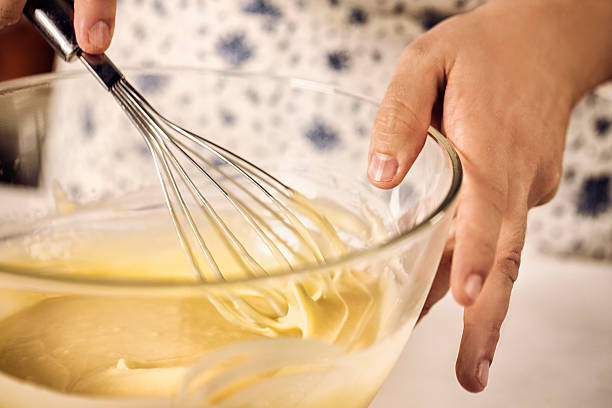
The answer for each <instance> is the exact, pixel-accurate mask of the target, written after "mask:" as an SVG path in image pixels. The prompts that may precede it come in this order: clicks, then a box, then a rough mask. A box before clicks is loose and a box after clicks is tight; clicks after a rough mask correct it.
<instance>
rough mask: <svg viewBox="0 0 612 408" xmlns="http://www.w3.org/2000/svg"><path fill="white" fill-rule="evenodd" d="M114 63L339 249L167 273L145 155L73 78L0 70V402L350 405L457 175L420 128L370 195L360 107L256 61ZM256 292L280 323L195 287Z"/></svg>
mask: <svg viewBox="0 0 612 408" xmlns="http://www.w3.org/2000/svg"><path fill="white" fill-rule="evenodd" d="M126 74H127V77H128V79H130V80H132V81H133V82H134V83H135V85H136V87H137V88H139V89H140V90H141V91H142V93H143V94H144V95H145V96H146V97H147V98H148V99H149V100H150V101H151V102H152V104H153V105H154V106H156V107H157V108H158V110H159V111H160V112H162V114H164V115H165V116H166V117H168V118H169V119H171V120H173V121H175V122H177V123H179V124H180V125H182V126H184V127H185V128H187V129H190V130H192V131H194V132H195V133H197V134H200V135H204V136H207V137H209V138H211V139H212V140H213V141H215V142H216V143H219V144H221V145H223V146H225V147H227V148H229V149H231V150H233V151H235V152H236V153H238V154H240V155H243V156H244V157H246V158H248V159H250V160H251V161H253V162H255V163H256V164H258V165H260V166H261V167H263V168H264V169H266V170H268V171H269V172H270V173H272V174H273V175H274V176H276V177H277V178H279V179H280V180H281V181H283V182H285V183H287V184H288V185H290V186H292V187H295V188H296V189H297V190H299V191H300V192H301V193H303V194H304V195H305V196H306V197H307V198H308V199H309V200H311V202H312V203H313V206H314V208H316V209H317V211H320V212H321V214H323V215H324V216H325V217H327V218H329V219H330V220H331V222H332V224H334V225H335V226H336V228H337V229H338V230H339V231H340V236H341V237H342V239H343V240H344V241H346V244H347V246H348V247H349V250H348V252H347V253H346V254H344V255H342V256H338V257H335V258H332V259H329V260H328V261H326V262H324V263H322V264H316V265H306V266H303V267H300V268H298V269H297V270H293V271H282V270H281V271H277V272H276V273H275V274H273V275H271V276H269V277H263V278H252V279H235V280H230V281H227V282H208V283H200V282H197V281H196V280H195V279H194V278H193V276H189V274H180V273H178V272H177V273H174V269H173V268H176V269H177V270H179V269H181V268H183V266H184V265H182V264H181V261H180V259H181V252H180V246H179V245H178V243H177V239H176V236H175V234H174V233H173V232H172V226H171V223H170V222H169V221H168V220H169V217H168V215H167V213H166V212H165V209H164V206H163V200H162V196H161V194H160V192H159V191H160V189H159V186H158V184H157V176H156V174H155V171H154V167H153V166H152V160H151V158H150V154H149V152H148V151H147V149H146V145H145V144H144V142H143V140H142V138H141V137H140V135H139V134H138V133H137V131H136V130H135V129H134V128H133V127H132V126H131V125H130V123H129V121H128V120H127V119H126V118H125V117H124V114H123V112H122V111H121V110H120V108H119V107H118V106H117V105H116V104H115V102H114V100H113V99H112V98H111V97H110V96H109V95H108V94H107V93H106V92H105V91H104V90H103V89H101V88H100V86H99V85H98V84H97V83H96V82H95V81H94V80H92V78H90V77H89V76H88V75H87V74H84V73H56V74H50V75H43V76H36V77H31V78H25V79H21V80H16V81H12V82H7V83H3V84H0V139H2V140H3V143H2V144H0V149H2V150H3V152H2V158H3V162H4V163H2V165H3V168H4V169H5V174H4V176H5V177H4V179H10V180H13V181H15V180H17V181H21V182H25V184H37V187H23V186H21V187H18V186H17V184H15V183H13V184H8V183H5V184H1V183H0V197H1V203H2V205H0V406H1V407H16V406H22V407H25V406H28V407H43V406H44V407H171V406H172V407H175V406H181V407H191V406H194V407H195V406H197V407H339V406H342V407H347V408H350V407H366V406H367V405H368V404H369V402H370V401H371V399H372V398H373V396H374V395H375V393H376V391H377V390H378V389H379V387H380V386H381V384H382V382H383V381H384V379H385V377H386V376H387V374H388V373H389V371H390V369H391V368H392V366H393V364H394V362H395V361H396V359H397V357H398V355H399V353H400V351H401V349H402V348H403V346H404V344H405V343H406V341H407V339H408V336H409V334H410V332H411V330H412V328H413V326H414V324H415V322H416V319H417V317H418V315H419V312H420V310H421V308H422V306H423V303H424V300H425V298H426V295H427V293H428V290H429V288H430V285H431V282H432V280H433V277H434V275H435V272H436V267H437V265H438V262H439V259H440V256H441V253H442V250H443V247H444V244H445V241H446V238H447V233H448V229H449V224H450V221H451V217H452V213H453V209H454V205H455V201H456V200H455V199H456V197H457V193H458V190H459V186H460V184H461V165H460V162H459V159H458V157H457V154H456V152H455V151H454V150H453V148H452V146H451V145H450V144H449V143H448V141H446V139H445V138H444V137H442V136H441V135H440V134H439V133H438V132H437V131H436V130H435V129H430V131H429V136H428V138H427V141H426V143H425V146H424V148H423V151H422V152H421V154H420V156H419V157H418V159H417V160H416V162H415V164H414V166H413V167H412V168H411V170H410V172H409V173H408V176H407V177H406V179H405V180H404V181H403V182H402V183H401V185H400V186H398V187H397V188H395V189H393V190H390V191H383V190H379V189H376V188H374V187H372V186H371V185H370V184H369V183H368V182H367V179H366V176H365V168H366V157H367V152H368V144H369V133H370V126H371V123H372V122H373V118H374V115H375V112H376V108H377V105H376V103H375V102H373V101H370V100H368V99H366V98H363V97H359V96H356V95H351V94H348V93H346V92H342V91H339V90H337V89H335V88H333V87H330V86H326V85H322V84H318V83H314V82H310V81H303V80H297V79H291V78H280V77H273V76H269V75H256V74H241V73H227V72H214V71H207V70H202V69H188V68H167V69H161V68H160V69H147V70H144V69H139V70H126ZM7 169H8V170H10V171H9V173H10V174H9V176H10V177H7ZM152 215H154V216H153V217H152ZM151 217H152V218H151ZM152 220H153V221H152ZM181 270H182V269H181ZM295 288H302V289H303V290H301V292H300V291H297V292H296V291H295ZM291 290H293V292H291ZM273 292H274V293H277V294H278V293H284V294H285V295H286V296H287V297H286V299H289V300H288V301H287V302H288V306H287V309H285V310H284V312H283V311H281V315H277V316H275V317H274V319H275V321H274V322H272V323H271V324H272V325H273V324H277V323H278V324H279V325H284V326H283V327H284V329H282V330H276V329H274V330H272V329H270V328H269V327H268V328H266V327H264V329H266V330H253V327H251V326H249V325H248V324H246V323H245V322H244V321H243V320H240V319H238V318H235V315H233V314H232V313H233V312H231V310H230V309H231V308H232V307H234V306H236V305H235V304H232V302H229V303H228V302H226V307H227V309H226V310H225V311H226V312H227V311H228V310H230V312H229V313H225V314H223V313H219V310H218V309H217V308H216V307H215V306H214V304H213V303H212V301H209V300H211V299H225V300H227V299H235V298H236V297H249V296H250V298H249V299H250V300H249V301H252V302H256V301H257V299H259V300H261V296H259V295H261V294H262V293H273ZM285 292H286V293H285ZM289 292H291V293H289ZM298 292H299V293H300V294H301V295H298V294H296V293H298ZM258 296H259V297H258ZM299 296H302V298H301V300H299V301H298V300H296V299H297V298H298V297H299ZM283 313H284V314H283ZM274 319H273V320H274ZM292 319H293V320H292ZM264 326H265V324H264ZM275 327H276V326H275ZM261 328H262V327H261V326H260V327H259V329H261Z"/></svg>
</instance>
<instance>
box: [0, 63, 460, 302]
mask: <svg viewBox="0 0 612 408" xmlns="http://www.w3.org/2000/svg"><path fill="white" fill-rule="evenodd" d="M124 72H128V73H132V74H134V75H146V74H164V73H175V74H176V73H177V72H183V73H194V74H214V75H222V76H227V77H235V78H236V77H237V78H265V79H267V80H275V81H279V82H280V83H286V85H287V86H288V87H289V88H297V89H303V90H308V91H312V92H319V93H327V94H336V95H342V96H345V97H350V98H354V99H358V100H360V101H362V102H365V103H368V104H371V105H372V106H379V105H380V102H379V101H377V100H375V99H373V98H370V97H367V96H364V95H360V94H357V93H354V92H351V91H345V90H343V89H341V88H339V87H337V86H334V85H329V84H325V83H321V82H317V81H312V80H308V79H301V78H296V77H292V76H286V75H276V74H271V73H266V72H245V71H233V70H230V71H228V70H220V69H209V68H204V67H193V66H173V65H164V66H150V67H142V66H136V67H127V68H125V69H124ZM87 75H89V74H88V73H86V72H85V71H81V70H67V71H59V72H52V73H46V74H39V75H33V76H29V77H24V78H18V79H13V80H9V81H4V82H0V96H3V95H8V94H11V93H14V92H19V91H24V90H27V89H34V88H37V87H42V86H48V85H49V84H51V83H55V82H58V81H63V80H67V79H71V78H77V77H85V76H87ZM427 137H430V138H431V139H432V140H433V141H434V142H436V143H437V145H439V146H440V148H441V149H442V151H443V153H446V156H447V157H448V159H449V160H450V164H451V167H452V179H451V183H450V186H449V188H448V191H447V193H446V195H445V197H444V199H443V200H442V201H441V202H440V204H439V205H438V206H437V207H436V208H435V209H434V210H433V211H431V212H430V214H428V215H427V217H425V218H424V219H423V220H422V221H421V222H419V223H417V224H416V225H414V226H413V227H412V228H410V229H408V230H406V231H403V232H401V233H399V234H397V235H394V236H393V237H391V238H389V239H386V240H383V241H381V242H377V243H376V244H374V245H372V246H369V247H367V248H363V249H358V250H354V251H351V252H349V253H347V254H346V255H343V256H341V257H338V258H334V259H332V260H330V261H329V262H325V263H322V264H311V265H305V266H302V267H299V268H296V269H293V270H282V271H280V272H278V273H275V274H273V275H268V276H258V277H249V278H242V279H235V280H231V281H214V282H211V281H207V282H202V281H197V280H196V281H193V282H187V281H178V282H177V281H167V280H159V279H158V280H155V279H153V280H150V281H141V280H135V279H101V278H85V277H77V276H65V275H62V276H58V275H53V274H50V275H43V274H41V272H42V271H43V270H41V269H34V268H32V269H30V268H16V267H14V266H10V265H5V264H3V263H2V262H1V261H0V277H2V276H8V277H10V279H11V282H12V285H11V286H13V287H18V288H20V289H26V290H27V289H36V290H37V291H40V289H41V284H44V285H43V286H42V287H44V291H45V292H58V293H65V292H66V291H67V289H72V291H73V290H75V289H81V290H85V289H86V290H87V292H88V293H90V294H91V293H93V294H95V293H99V294H106V295H108V294H113V295H115V294H116V295H120V294H121V293H122V292H129V293H130V294H134V291H137V292H138V293H140V291H142V290H144V291H146V293H142V295H143V296H151V295H155V294H165V295H168V294H171V293H173V292H174V293H176V294H178V293H179V292H180V293H184V292H185V291H190V292H193V291H201V289H202V288H227V287H229V286H235V285H240V284H244V283H246V282H248V283H253V282H263V281H267V280H270V279H278V278H281V277H287V276H290V277H293V276H298V275H303V274H309V273H325V272H326V271H328V270H332V269H336V270H337V269H341V268H342V267H343V266H345V265H346V264H349V263H353V262H356V261H358V260H360V259H363V258H366V257H368V256H371V255H373V254H376V253H379V252H384V251H387V250H389V249H392V248H393V247H395V246H397V245H399V244H401V243H404V242H405V241H408V240H412V239H415V237H417V236H418V235H421V234H422V233H424V232H425V231H427V230H429V229H431V228H433V227H434V225H436V224H438V223H439V222H440V221H441V220H442V219H443V218H444V216H445V215H446V214H447V213H448V212H450V211H452V210H453V209H454V203H455V202H456V200H457V197H458V194H459V191H460V188H461V184H462V181H463V167H462V164H461V160H460V158H459V154H458V153H457V151H456V150H455V148H454V146H453V144H452V143H451V142H450V141H449V140H448V139H447V138H446V137H445V136H444V135H443V134H442V133H441V132H440V131H439V130H437V129H436V128H434V127H433V126H430V127H429V129H428V131H427ZM34 271H35V272H34ZM72 291H71V292H72Z"/></svg>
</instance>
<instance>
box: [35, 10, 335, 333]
mask: <svg viewBox="0 0 612 408" xmlns="http://www.w3.org/2000/svg"><path fill="white" fill-rule="evenodd" d="M73 13H74V12H73V6H72V4H71V2H69V1H67V0H53V1H49V0H28V2H27V3H26V7H25V9H24V14H25V15H26V16H27V17H28V19H29V20H30V21H31V22H32V23H33V24H34V25H35V27H36V28H37V29H38V30H39V31H40V32H41V33H42V34H43V36H44V37H45V38H46V40H47V41H48V42H49V43H50V44H51V45H52V46H53V48H54V49H55V50H56V52H57V53H58V54H59V55H60V56H61V57H62V58H63V59H64V60H66V61H68V62H70V61H73V60H74V59H79V60H80V61H81V62H82V63H83V64H84V65H85V66H86V67H87V69H88V70H89V71H90V72H91V73H92V74H93V75H94V76H95V77H96V78H97V79H98V80H99V82H100V83H101V84H102V85H103V86H104V87H105V88H106V89H107V90H108V91H109V92H110V93H111V94H112V95H113V97H114V98H115V99H116V100H117V102H118V103H119V104H120V105H121V107H122V108H123V110H124V111H125V113H126V114H127V115H128V117H129V119H130V120H131V122H132V123H133V124H134V125H135V126H136V127H137V128H138V130H139V131H140V133H141V134H142V136H143V137H144V139H145V141H146V144H147V145H148V147H149V150H150V151H151V153H152V155H153V159H154V163H155V166H156V169H157V172H158V175H159V179H160V181H161V185H162V190H163V195H164V198H165V201H166V205H167V207H168V210H169V211H170V214H171V216H172V219H173V221H174V225H175V227H176V231H177V234H178V237H179V240H180V242H181V245H182V246H183V248H184V250H185V253H186V255H187V258H188V260H189V262H190V264H191V267H192V268H193V270H194V272H195V275H196V277H197V278H198V279H199V280H200V281H219V280H228V279H234V278H246V277H256V276H266V275H268V274H269V273H270V272H271V269H274V268H282V269H289V270H290V269H293V268H294V267H295V266H297V265H302V264H305V263H312V262H315V263H321V262H323V261H324V260H325V259H324V253H323V251H321V249H320V247H319V245H318V244H317V242H316V241H315V239H314V238H313V235H312V234H311V232H310V230H312V229H316V230H318V231H333V227H331V225H330V224H329V223H328V222H327V221H326V220H325V218H323V217H322V216H320V215H318V214H317V213H316V212H315V211H313V210H312V208H311V207H310V206H309V205H308V203H307V201H306V200H304V199H303V198H302V197H301V196H300V195H299V194H298V193H297V192H295V191H294V190H292V189H291V188H289V187H288V186H286V185H285V184H283V183H282V182H280V181H279V180H277V179H276V178H274V177H272V176H271V175H270V174H268V173H266V172H265V171H263V170H262V169H260V168H258V167H257V166H255V165H253V164H252V163H250V162H248V161H247V160H245V159H243V158H241V157H239V156H237V155H236V154H234V153H232V152H230V151H228V150H227V149H224V148H223V147H221V146H219V145H217V144H215V143H213V142H212V141H210V140H208V139H205V138H203V137H200V136H197V135H195V134H194V133H192V132H189V131H188V130H185V129H183V128H182V127H180V126H178V125H176V124H174V123H172V122H170V121H169V120H167V119H166V118H164V117H163V116H162V115H160V114H159V113H158V112H157V111H156V110H155V109H154V108H153V107H152V106H151V105H150V104H149V103H148V102H147V101H146V99H145V98H144V97H143V96H142V95H140V93H138V91H136V90H135V89H134V88H133V87H132V85H130V83H129V82H128V81H127V80H126V79H125V78H124V76H123V74H122V73H121V72H120V71H119V70H118V69H117V67H116V66H115V65H114V64H113V63H112V62H111V61H110V60H109V58H107V57H106V55H104V54H101V55H89V54H86V53H84V52H82V51H81V50H80V49H79V47H78V45H77V42H76V36H75V34H74V28H73ZM213 202H214V203H215V205H214V206H213V204H212V203H213ZM220 202H222V203H223V205H222V206H220V208H219V207H218V205H217V203H220ZM325 235H326V236H327V237H328V240H329V237H331V238H332V239H331V241H332V242H331V244H332V245H331V246H332V249H333V251H332V252H333V253H334V255H338V254H340V253H342V252H343V250H344V249H343V245H342V243H341V241H340V240H339V238H338V237H337V235H336V234H335V232H334V233H332V234H325ZM204 236H208V237H214V238H215V239H209V240H206V239H204ZM240 274H242V276H240ZM298 290H300V291H305V289H304V288H302V287H301V286H300V285H298ZM262 297H263V298H264V299H265V301H266V302H267V307H266V308H265V309H266V310H270V309H272V310H273V313H272V315H282V314H283V313H286V307H287V306H286V305H285V302H284V300H283V297H282V295H281V294H280V293H279V292H277V291H273V290H267V291H266V293H264V294H263V296H262ZM215 304H216V306H217V307H218V308H220V311H221V312H223V313H232V315H234V317H235V314H236V313H238V314H239V315H240V316H241V317H243V318H245V319H247V320H248V321H252V322H255V321H261V320H262V319H261V318H262V316H261V313H259V312H258V309H256V308H255V307H253V306H252V305H249V304H247V303H245V302H244V301H243V300H241V299H238V298H237V297H236V296H234V295H231V296H230V301H229V302H225V301H224V302H215ZM228 304H233V305H234V310H230V309H231V307H229V306H227V305H228ZM223 305H225V306H223ZM264 317H265V316H264ZM264 320H269V319H264Z"/></svg>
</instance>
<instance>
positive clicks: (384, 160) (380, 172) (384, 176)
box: [368, 153, 398, 181]
mask: <svg viewBox="0 0 612 408" xmlns="http://www.w3.org/2000/svg"><path fill="white" fill-rule="evenodd" d="M397 167H398V165H397V160H395V158H394V157H392V156H389V155H387V154H382V153H374V154H373V155H372V159H371V160H370V165H369V166H368V174H369V175H370V178H372V179H373V180H374V181H390V180H392V179H393V177H395V173H397Z"/></svg>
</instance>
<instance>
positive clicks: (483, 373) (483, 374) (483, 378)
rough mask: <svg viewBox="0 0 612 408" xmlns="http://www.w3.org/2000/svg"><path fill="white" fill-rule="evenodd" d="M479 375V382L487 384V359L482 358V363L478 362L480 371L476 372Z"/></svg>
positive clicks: (483, 384)
mask: <svg viewBox="0 0 612 408" xmlns="http://www.w3.org/2000/svg"><path fill="white" fill-rule="evenodd" d="M476 376H477V377H478V382H479V383H480V385H482V386H483V387H486V386H487V382H488V381H489V362H488V361H487V360H482V361H481V362H480V364H478V372H477V373H476Z"/></svg>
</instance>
